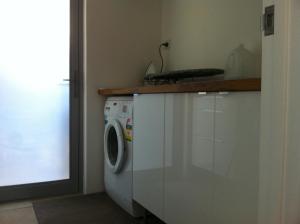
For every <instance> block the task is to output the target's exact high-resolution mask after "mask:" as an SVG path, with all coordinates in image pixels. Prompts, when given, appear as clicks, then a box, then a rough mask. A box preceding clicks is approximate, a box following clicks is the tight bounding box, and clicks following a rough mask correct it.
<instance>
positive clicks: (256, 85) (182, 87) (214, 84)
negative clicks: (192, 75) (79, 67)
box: [98, 79, 261, 96]
mask: <svg viewBox="0 0 300 224" xmlns="http://www.w3.org/2000/svg"><path fill="white" fill-rule="evenodd" d="M260 90H261V79H243V80H210V81H203V82H198V83H188V84H169V85H156V86H141V87H132V88H116V89H99V90H98V93H99V94H100V95H102V96H129V95H133V94H153V93H195V92H225V91H228V92H245V91H260Z"/></svg>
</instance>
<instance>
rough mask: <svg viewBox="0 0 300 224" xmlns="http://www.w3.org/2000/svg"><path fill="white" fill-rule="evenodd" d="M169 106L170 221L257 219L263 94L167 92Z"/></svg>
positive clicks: (214, 223) (209, 223)
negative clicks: (260, 114) (261, 99)
mask: <svg viewBox="0 0 300 224" xmlns="http://www.w3.org/2000/svg"><path fill="white" fill-rule="evenodd" d="M165 108H166V109H165V110H166V119H165V124H166V125H165V136H166V140H165V142H166V144H165V155H166V156H165V195H164V196H165V207H164V210H165V221H166V222H167V223H168V224H182V223H189V224H199V223H206V224H250V223H251V224H255V223H257V221H256V219H257V206H258V203H257V197H258V161H259V158H258V152H259V145H258V144H259V111H260V94H259V93H250V92H246V93H228V94H227V93H221V94H219V93H214V94H207V95H201V94H200V95H199V94H168V95H167V96H166V107H165Z"/></svg>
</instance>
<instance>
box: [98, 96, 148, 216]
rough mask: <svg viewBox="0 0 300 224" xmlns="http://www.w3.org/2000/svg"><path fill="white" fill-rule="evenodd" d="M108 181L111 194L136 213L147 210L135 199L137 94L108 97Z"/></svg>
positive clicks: (106, 150) (106, 163) (117, 201)
mask: <svg viewBox="0 0 300 224" xmlns="http://www.w3.org/2000/svg"><path fill="white" fill-rule="evenodd" d="M104 116H105V132H104V156H105V161H104V163H105V166H104V171H105V172H104V182H105V189H106V192H107V194H108V195H109V196H110V197H111V198H112V199H113V200H114V201H115V202H116V203H117V204H118V205H119V206H121V207H122V208H123V209H125V210H126V211H127V212H128V213H130V214H131V215H132V216H134V217H139V216H141V215H142V214H143V213H142V212H143V210H142V208H141V207H140V206H138V205H137V204H136V203H134V202H133V192H132V191H133V187H132V182H133V181H132V177H133V167H132V166H133V161H132V156H133V152H132V148H133V147H132V146H133V143H132V141H133V98H132V97H120V98H116V97H111V98H108V99H107V101H106V104H105V109H104Z"/></svg>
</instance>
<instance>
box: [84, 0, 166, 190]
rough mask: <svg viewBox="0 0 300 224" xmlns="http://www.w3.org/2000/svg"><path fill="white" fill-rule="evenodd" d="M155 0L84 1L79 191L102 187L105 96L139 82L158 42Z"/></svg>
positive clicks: (157, 1) (158, 8) (158, 18)
mask: <svg viewBox="0 0 300 224" xmlns="http://www.w3.org/2000/svg"><path fill="white" fill-rule="evenodd" d="M160 25H161V2H160V0H151V1H150V0H85V84H84V85H85V96H84V100H85V111H84V122H85V127H84V135H85V139H84V141H85V145H84V164H85V165H84V192H85V193H93V192H99V191H103V190H104V189H103V188H104V185H103V173H104V172H103V127H104V123H103V120H104V118H103V117H104V116H103V107H104V98H103V97H100V96H99V95H98V94H97V89H98V88H100V87H101V88H103V87H127V86H134V85H139V84H141V82H142V79H143V75H144V72H145V70H146V67H147V65H148V63H149V62H150V61H151V60H153V59H154V58H155V57H157V50H156V49H157V46H158V45H159V43H160V35H161V34H160Z"/></svg>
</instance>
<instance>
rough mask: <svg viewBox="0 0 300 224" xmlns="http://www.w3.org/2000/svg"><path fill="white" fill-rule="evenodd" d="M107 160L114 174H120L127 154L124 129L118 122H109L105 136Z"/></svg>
mask: <svg viewBox="0 0 300 224" xmlns="http://www.w3.org/2000/svg"><path fill="white" fill-rule="evenodd" d="M104 150H105V158H106V162H107V163H108V165H109V167H110V168H111V169H112V170H113V172H114V173H118V172H120V170H121V168H122V165H123V161H124V157H125V153H124V138H123V132H122V128H121V126H120V124H119V122H118V121H116V120H114V121H111V122H108V124H107V125H106V128H105V134H104Z"/></svg>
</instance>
